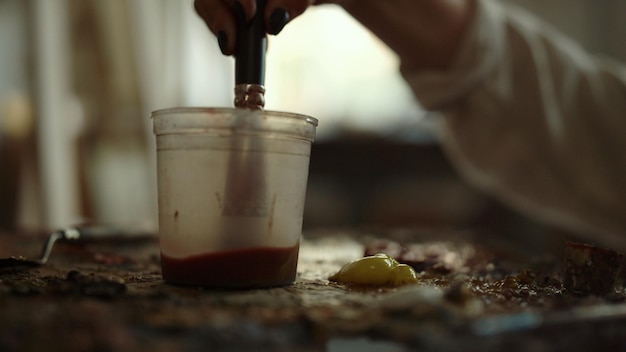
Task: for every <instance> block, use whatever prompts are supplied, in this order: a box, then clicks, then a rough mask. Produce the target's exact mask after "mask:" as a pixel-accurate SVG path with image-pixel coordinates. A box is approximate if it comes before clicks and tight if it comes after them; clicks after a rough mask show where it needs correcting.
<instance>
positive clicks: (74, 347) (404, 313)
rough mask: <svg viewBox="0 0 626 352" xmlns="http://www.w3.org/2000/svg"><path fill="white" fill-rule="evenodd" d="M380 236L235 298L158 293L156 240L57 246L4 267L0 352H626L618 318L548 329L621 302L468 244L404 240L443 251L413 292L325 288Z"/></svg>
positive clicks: (330, 249)
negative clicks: (34, 262) (38, 260)
mask: <svg viewBox="0 0 626 352" xmlns="http://www.w3.org/2000/svg"><path fill="white" fill-rule="evenodd" d="M383 237H385V236H383ZM372 238H381V236H380V235H377V236H365V235H364V234H359V233H356V234H355V233H349V234H348V233H346V232H344V231H324V232H321V233H316V234H311V235H308V234H305V237H304V240H303V242H302V247H301V253H300V259H299V264H298V265H299V267H298V277H297V280H296V282H295V283H294V284H293V285H290V286H287V287H280V288H272V289H263V290H230V291H228V290H212V289H204V288H197V287H179V286H172V285H168V284H166V283H164V282H163V280H162V279H161V275H160V269H159V265H160V264H159V260H160V259H159V249H158V242H157V241H156V240H142V241H125V242H124V243H88V244H69V243H59V244H57V245H56V246H55V248H54V250H53V253H52V256H51V259H50V261H49V263H47V264H46V265H44V266H41V267H36V268H5V269H0V318H1V320H0V351H35V350H36V351H144V350H145V351H214V350H215V351H324V350H326V351H410V350H420V351H457V350H465V351H468V350H469V351H472V350H474V351H501V350H504V349H508V350H513V351H526V350H529V349H532V350H536V351H548V350H550V351H553V350H568V351H572V350H581V351H582V350H587V348H594V349H598V348H600V349H607V350H608V349H611V350H618V349H625V348H626V319H625V318H624V316H623V315H619V314H608V315H604V316H600V317H599V318H597V317H596V318H595V319H589V318H585V319H578V320H576V319H574V318H572V319H571V320H569V319H570V318H569V317H570V316H567V315H565V317H566V319H565V321H563V319H561V320H558V319H552V318H550V317H553V316H554V314H553V313H554V312H557V313H558V312H560V313H559V314H562V313H563V312H565V313H568V312H571V311H572V310H575V309H578V308H580V307H609V308H610V311H611V312H621V310H624V311H626V309H625V308H624V304H623V303H621V302H622V301H623V299H624V295H623V294H621V293H619V292H618V293H616V294H615V295H611V296H610V297H574V296H571V295H569V294H567V292H564V290H563V289H562V286H561V284H560V281H559V274H558V272H557V270H558V265H556V266H555V265H554V263H555V261H550V260H543V261H542V260H528V261H524V260H522V261H521V263H517V262H516V263H514V261H513V260H509V258H499V257H498V255H502V254H501V253H498V252H495V251H494V252H489V251H488V250H484V249H481V248H480V247H479V246H478V245H476V244H475V243H472V242H471V241H470V242H468V243H465V242H463V241H456V240H449V241H441V240H436V241H433V240H432V239H428V240H425V239H423V238H420V237H419V236H417V237H410V238H412V240H413V241H414V242H413V243H414V245H415V246H422V247H420V248H430V249H429V250H433V251H437V250H439V251H440V252H438V254H436V256H435V257H433V258H435V259H434V262H433V263H431V264H433V265H431V266H430V267H429V268H426V270H425V271H424V272H423V273H421V274H420V283H419V284H417V285H414V286H406V287H400V288H389V287H387V288H374V287H350V286H346V285H342V284H337V283H332V282H329V281H328V280H327V277H328V276H329V275H330V274H332V273H333V272H335V271H337V270H338V269H339V268H340V267H341V265H343V264H345V263H346V262H348V261H350V260H352V259H355V258H358V257H361V256H363V254H364V245H365V244H366V243H370V242H368V241H371V240H372ZM42 241H43V238H41V237H29V236H18V235H14V234H3V235H0V256H2V257H7V256H11V255H24V256H30V255H36V254H37V253H38V250H39V248H40V246H41V242H42ZM428 246H430V247H428ZM416 248H417V247H416ZM442 251H443V252H442ZM442 253H443V254H442ZM436 261H441V263H436ZM556 262H558V258H557V260H556ZM440 264H443V265H444V266H445V265H447V266H448V267H446V268H444V269H445V270H442V265H440ZM570 315H571V314H570ZM542 319H543V320H542ZM542 321H543V322H544V323H543V324H542V323H541V322H542Z"/></svg>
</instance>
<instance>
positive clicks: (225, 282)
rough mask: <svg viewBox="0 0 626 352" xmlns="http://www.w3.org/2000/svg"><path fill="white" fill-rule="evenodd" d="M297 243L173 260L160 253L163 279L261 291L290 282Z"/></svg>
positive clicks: (175, 282)
mask: <svg viewBox="0 0 626 352" xmlns="http://www.w3.org/2000/svg"><path fill="white" fill-rule="evenodd" d="M299 248H300V244H299V243H298V244H296V245H295V246H293V247H286V248H273V247H261V248H246V249H237V250H230V251H222V252H217V253H209V254H200V255H194V256H190V257H185V258H174V257H170V256H167V255H165V254H163V253H161V271H162V275H163V279H164V280H165V281H166V282H168V283H172V284H179V285H198V286H206V287H216V288H261V287H275V286H286V285H289V284H291V283H293V282H294V280H295V278H296V269H297V265H298V251H299Z"/></svg>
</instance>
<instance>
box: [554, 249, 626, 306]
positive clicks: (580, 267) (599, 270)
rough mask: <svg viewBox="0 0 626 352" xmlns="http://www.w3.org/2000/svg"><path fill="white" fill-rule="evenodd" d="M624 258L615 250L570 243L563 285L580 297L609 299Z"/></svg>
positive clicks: (565, 262) (565, 259)
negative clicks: (600, 296) (599, 296)
mask: <svg viewBox="0 0 626 352" xmlns="http://www.w3.org/2000/svg"><path fill="white" fill-rule="evenodd" d="M623 257H624V256H623V255H622V254H621V253H619V252H616V251H614V250H610V249H606V248H601V247H596V246H592V245H589V244H584V243H577V242H567V243H566V244H565V255H564V275H563V276H564V277H563V285H564V286H565V288H566V289H567V290H568V291H570V292H571V293H573V294H577V295H606V294H609V293H613V292H615V284H616V280H617V277H618V274H619V272H620V270H621V266H622V261H623Z"/></svg>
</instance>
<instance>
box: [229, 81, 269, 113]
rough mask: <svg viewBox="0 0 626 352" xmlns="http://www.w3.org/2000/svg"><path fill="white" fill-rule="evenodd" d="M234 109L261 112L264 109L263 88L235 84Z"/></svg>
mask: <svg viewBox="0 0 626 352" xmlns="http://www.w3.org/2000/svg"><path fill="white" fill-rule="evenodd" d="M235 107H236V108H241V109H249V110H263V107H265V87H263V86H262V85H260V84H237V85H236V86H235Z"/></svg>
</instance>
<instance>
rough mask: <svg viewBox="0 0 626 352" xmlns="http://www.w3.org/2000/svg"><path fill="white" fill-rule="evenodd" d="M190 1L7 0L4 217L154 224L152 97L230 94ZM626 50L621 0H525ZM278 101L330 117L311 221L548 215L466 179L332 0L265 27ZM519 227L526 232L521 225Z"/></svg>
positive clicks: (2, 94)
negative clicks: (271, 29) (524, 209)
mask: <svg viewBox="0 0 626 352" xmlns="http://www.w3.org/2000/svg"><path fill="white" fill-rule="evenodd" d="M192 2H193V1H192V0H132V1H128V0H0V63H1V65H0V230H8V231H15V230H20V231H29V230H42V229H43V230H45V229H52V228H57V227H62V226H67V225H69V224H74V223H77V222H82V221H85V220H90V221H96V222H103V223H109V224H116V225H121V226H133V227H136V226H142V227H148V228H153V229H156V228H157V224H156V219H157V217H156V216H157V213H156V174H155V153H154V149H155V147H154V137H153V134H152V131H151V121H150V118H149V116H150V112H151V111H153V110H157V109H161V108H166V107H173V106H232V98H233V94H232V89H233V79H234V78H233V74H234V69H233V60H232V59H231V58H226V57H223V56H222V55H221V54H220V52H219V49H218V46H217V43H216V40H215V38H214V37H213V36H212V34H210V33H209V31H208V30H207V29H206V27H205V26H204V23H203V22H202V21H201V20H200V18H199V17H197V15H196V14H195V12H194V11H193V5H192ZM514 2H515V3H517V4H519V5H520V6H524V7H527V8H528V9H530V10H531V11H533V12H535V13H537V14H538V15H539V16H541V17H543V18H545V19H546V20H547V21H549V22H551V23H552V24H553V25H554V26H556V27H558V28H560V29H561V30H562V31H563V32H565V33H567V34H569V35H570V36H572V37H573V38H575V39H577V40H578V41H579V42H580V43H581V44H582V45H583V46H585V47H586V48H587V49H589V50H591V51H593V52H597V53H600V54H608V55H610V56H613V57H617V58H619V59H622V60H626V46H625V45H623V44H624V38H626V21H624V18H623V14H625V13H626V1H624V0H604V1H600V2H598V1H592V0H550V1H545V0H525V1H522V0H520V1H514ZM267 60H268V67H267V81H266V86H267V88H268V92H267V96H266V98H267V104H266V107H267V108H268V109H271V110H284V111H290V112H297V113H303V114H308V115H311V116H314V117H316V118H318V119H319V120H320V125H319V129H318V139H317V141H316V143H315V144H314V148H313V152H312V160H311V170H310V172H311V175H310V179H309V188H308V194H307V206H306V213H305V224H304V226H305V231H306V230H307V229H315V228H328V227H355V226H366V227H373V228H375V227H442V226H457V227H458V226H460V227H480V228H483V229H489V230H490V231H492V232H499V233H502V234H507V235H511V236H514V235H515V234H516V233H523V234H525V236H526V235H528V234H534V235H532V236H531V235H528V236H526V237H528V238H534V240H537V239H540V238H543V236H542V235H541V234H542V233H544V232H545V231H550V229H545V228H544V227H542V226H540V225H538V224H535V223H533V222H532V221H530V220H528V219H526V218H524V217H523V216H521V215H519V214H517V213H515V212H513V211H511V210H510V209H507V208H506V207H503V206H502V205H501V204H499V203H498V202H497V201H495V200H493V199H491V198H490V197H488V196H487V195H484V194H482V193H480V192H479V191H477V190H475V189H473V188H471V187H470V186H468V185H467V184H465V183H464V182H463V181H462V180H461V179H459V178H458V176H457V175H456V173H455V172H454V170H453V169H452V168H451V167H450V165H449V164H448V162H447V161H446V159H445V157H444V155H443V154H442V152H441V150H440V148H439V146H438V143H437V137H436V133H435V131H436V126H437V116H436V115H434V114H429V113H426V112H425V111H423V110H422V109H421V108H420V107H419V105H418V104H417V103H416V102H415V101H414V99H413V97H412V94H411V92H410V90H409V89H408V87H407V86H406V84H405V83H404V82H403V81H402V79H401V77H400V76H399V73H398V72H397V68H398V60H397V58H396V57H395V56H394V54H393V53H392V52H390V51H389V50H388V49H387V48H386V47H385V46H384V45H383V44H382V43H381V42H380V41H378V40H377V39H376V38H375V37H373V36H372V35H371V34H370V33H368V32H367V31H366V30H364V29H363V28H362V27H361V26H360V25H359V24H358V23H356V22H355V21H354V20H352V19H351V18H350V17H349V16H347V15H346V14H345V13H344V12H343V11H342V10H341V9H339V8H337V7H334V6H323V7H318V8H313V9H311V10H309V11H307V13H306V14H305V15H303V16H301V17H300V18H298V19H296V20H294V21H293V23H292V24H290V25H289V26H287V27H286V28H285V30H284V31H283V32H282V33H281V34H280V35H279V36H278V37H276V38H270V43H269V51H268V59H267ZM522 237H524V236H522Z"/></svg>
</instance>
